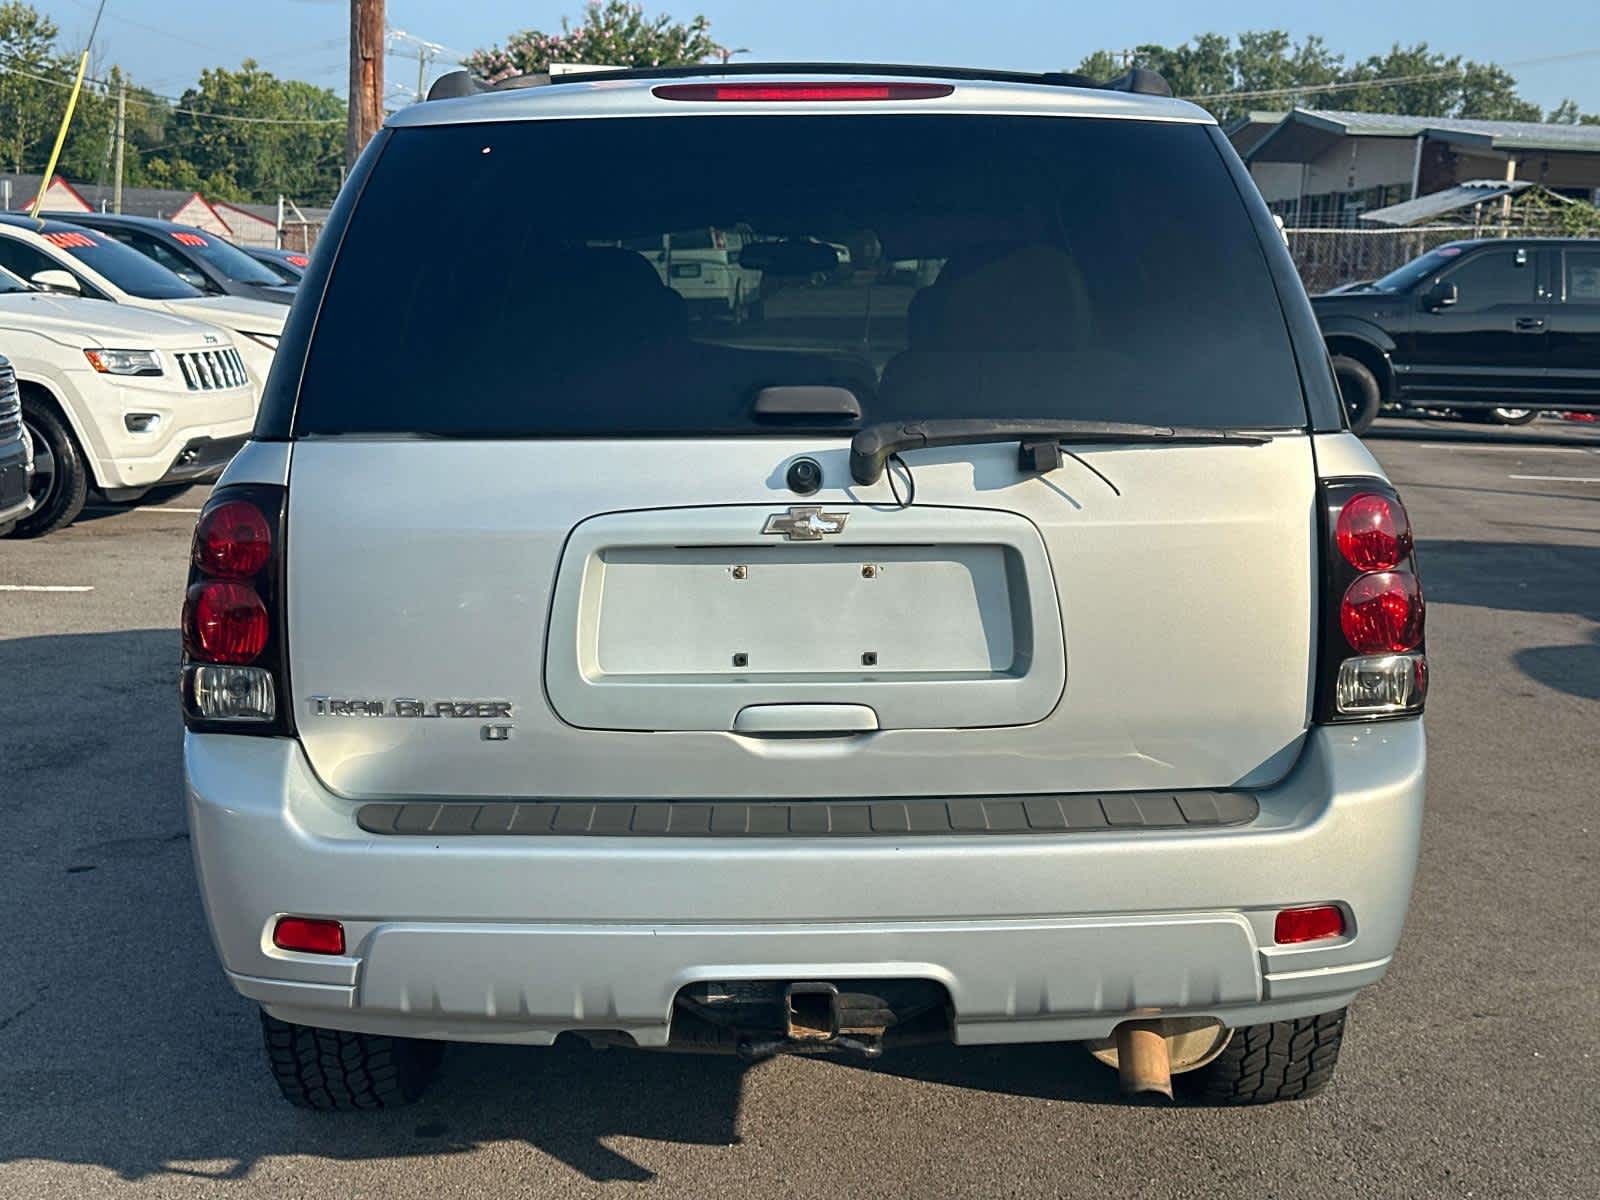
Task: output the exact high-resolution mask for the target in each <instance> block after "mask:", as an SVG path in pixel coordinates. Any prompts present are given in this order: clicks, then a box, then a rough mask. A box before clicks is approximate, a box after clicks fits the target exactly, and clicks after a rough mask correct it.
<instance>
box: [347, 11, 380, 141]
mask: <svg viewBox="0 0 1600 1200" xmlns="http://www.w3.org/2000/svg"><path fill="white" fill-rule="evenodd" d="M382 124H383V0H350V120H349V124H348V125H347V126H346V130H345V138H344V160H345V164H346V166H352V165H354V163H355V161H356V156H357V155H359V154H360V153H361V148H362V147H363V146H365V145H366V144H367V143H368V142H369V141H370V140H371V139H372V135H373V134H375V133H377V132H378V126H380V125H382Z"/></svg>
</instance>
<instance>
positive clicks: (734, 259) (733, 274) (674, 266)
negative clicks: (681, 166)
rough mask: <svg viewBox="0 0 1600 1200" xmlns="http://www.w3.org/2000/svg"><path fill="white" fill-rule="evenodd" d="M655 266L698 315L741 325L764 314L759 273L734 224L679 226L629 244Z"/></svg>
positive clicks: (694, 313) (743, 236)
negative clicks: (747, 260)
mask: <svg viewBox="0 0 1600 1200" xmlns="http://www.w3.org/2000/svg"><path fill="white" fill-rule="evenodd" d="M626 244H627V246H628V248H629V249H630V250H637V251H638V252H639V253H640V254H642V255H643V256H644V257H645V258H646V259H647V260H648V261H649V262H650V264H651V265H652V266H654V267H655V269H656V274H658V275H659V276H661V281H662V282H663V283H665V284H666V285H667V286H668V287H670V288H671V289H672V290H673V291H675V292H677V293H678V295H680V296H682V297H683V298H684V300H685V301H686V302H687V303H688V305H689V311H690V313H691V315H694V316H707V317H715V318H718V319H721V320H725V321H729V322H732V323H733V324H735V325H742V324H744V322H745V321H746V320H747V319H749V318H750V317H760V316H761V314H762V311H763V305H762V298H761V272H760V271H756V270H752V269H751V268H749V267H747V266H744V265H743V264H742V263H741V261H740V258H741V255H742V253H743V250H744V246H745V235H744V234H743V233H741V232H740V231H738V230H734V229H717V228H713V227H710V226H707V227H706V228H703V229H688V230H677V231H674V232H671V233H667V234H656V235H653V236H651V237H647V238H635V239H632V240H631V241H629V242H627V243H626Z"/></svg>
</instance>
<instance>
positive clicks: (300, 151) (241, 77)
mask: <svg viewBox="0 0 1600 1200" xmlns="http://www.w3.org/2000/svg"><path fill="white" fill-rule="evenodd" d="M344 115H345V104H344V101H343V100H341V99H339V97H338V96H336V95H335V94H334V93H333V92H332V91H330V90H329V89H327V88H320V87H316V86H314V85H312V84H309V83H302V82H300V81H298V80H292V79H291V80H286V79H279V78H278V77H277V76H275V75H273V74H272V73H271V72H270V71H265V70H262V69H261V67H260V66H258V65H257V64H256V63H255V61H254V60H252V59H245V61H244V62H243V63H242V64H241V65H240V67H239V69H238V70H237V71H230V70H227V69H225V68H223V67H213V68H211V69H210V70H206V71H202V72H201V73H200V80H199V82H198V83H197V84H196V85H195V86H193V87H191V88H189V89H188V90H186V91H185V92H184V93H183V95H182V97H180V99H179V102H178V104H177V105H176V107H175V108H174V109H173V111H172V116H171V120H170V122H169V124H168V126H167V143H166V145H165V146H164V148H161V149H159V150H157V151H155V152H153V153H151V154H149V155H142V156H141V157H143V159H144V161H143V164H142V167H141V174H142V175H143V176H144V177H146V178H147V179H148V180H149V181H150V182H151V183H154V184H156V185H158V186H163V187H180V188H196V189H198V190H200V191H203V192H205V193H206V194H207V195H209V196H215V197H217V198H219V199H223V200H269V199H271V198H272V197H273V196H275V195H276V194H277V193H279V192H283V193H285V194H287V195H290V196H293V197H295V198H296V199H298V200H300V201H302V202H311V203H320V202H326V201H329V200H331V198H332V197H333V195H334V193H335V192H337V191H338V188H339V164H340V162H341V161H342V160H343V155H344V128H343V125H342V122H343V120H344ZM226 117H236V118H243V119H242V120H227V119H224V118H226Z"/></svg>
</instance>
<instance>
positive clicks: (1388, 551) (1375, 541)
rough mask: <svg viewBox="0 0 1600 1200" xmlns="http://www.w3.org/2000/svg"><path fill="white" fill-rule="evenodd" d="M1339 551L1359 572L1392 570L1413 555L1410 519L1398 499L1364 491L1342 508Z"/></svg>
mask: <svg viewBox="0 0 1600 1200" xmlns="http://www.w3.org/2000/svg"><path fill="white" fill-rule="evenodd" d="M1334 539H1335V540H1336V541H1337V542H1338V543H1339V553H1340V554H1342V555H1344V560H1345V561H1346V562H1347V563H1349V564H1350V565H1351V566H1352V567H1354V568H1355V569H1356V570H1358V571H1391V570H1393V569H1394V568H1395V567H1398V566H1399V565H1400V564H1401V563H1403V562H1405V560H1406V559H1407V558H1409V557H1410V556H1411V520H1410V518H1409V517H1407V516H1406V510H1405V508H1404V507H1403V506H1402V505H1401V504H1400V502H1399V501H1398V500H1391V499H1390V498H1389V497H1388V496H1379V495H1377V494H1375V493H1373V492H1362V493H1361V494H1360V495H1359V496H1352V497H1351V498H1350V499H1349V500H1347V501H1346V502H1345V505H1344V507H1343V508H1341V509H1340V510H1339V521H1338V524H1337V525H1335V526H1334Z"/></svg>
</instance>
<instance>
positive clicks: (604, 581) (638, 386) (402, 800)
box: [182, 66, 1426, 1109]
mask: <svg viewBox="0 0 1600 1200" xmlns="http://www.w3.org/2000/svg"><path fill="white" fill-rule="evenodd" d="M714 70H715V73H714V74H709V75H708V74H707V73H706V72H707V71H708V68H685V69H677V70H674V69H663V70H658V71H654V72H651V71H641V72H618V73H610V72H607V73H601V74H593V75H585V76H583V77H581V78H580V79H577V80H574V81H571V82H556V83H553V84H546V85H543V86H538V85H535V86H529V85H530V83H531V82H532V81H530V80H519V81H515V83H512V84H506V85H500V86H496V87H493V88H484V87H479V86H476V85H473V84H471V83H469V82H467V81H466V80H464V79H463V77H461V76H455V77H454V83H453V84H452V85H451V86H449V87H446V88H442V89H441V88H439V87H437V86H436V88H435V94H436V95H438V94H449V93H450V92H452V91H453V92H455V94H456V95H458V96H459V97H460V98H458V99H455V100H453V101H452V102H451V103H449V104H439V103H422V104H415V105H412V106H410V107H407V108H404V109H401V110H400V111H398V112H396V113H393V114H391V115H390V117H389V118H388V122H387V126H386V128H385V129H384V130H383V131H381V132H380V133H379V134H378V135H377V137H376V138H374V140H373V142H372V143H371V145H370V146H369V147H368V148H367V150H366V151H365V153H364V154H363V155H362V157H361V159H360V161H359V163H358V164H357V165H356V166H355V168H354V170H353V173H352V176H351V178H350V181H349V183H348V185H347V186H346V187H345V188H344V190H343V191H342V192H341V193H340V196H339V199H338V201H337V203H336V204H335V206H334V209H333V212H332V214H331V216H330V218H329V223H328V226H327V236H328V238H329V239H330V241H329V249H330V250H331V251H334V252H332V253H327V254H325V255H319V256H318V259H317V262H316V264H315V265H314V266H313V268H312V275H311V278H310V279H309V280H308V284H307V287H306V289H305V291H304V292H302V295H301V298H300V300H299V302H298V303H297V304H296V306H295V310H294V319H293V320H292V321H291V322H290V326H289V331H288V333H287V334H286V337H285V340H284V343H283V346H282V349H281V353H282V354H284V355H285V356H287V357H286V361H285V364H284V365H285V366H286V367H291V368H292V369H284V370H280V371H275V372H274V373H273V375H272V379H271V381H270V383H269V386H268V389H267V393H266V395H265V397H264V399H263V405H262V410H261V416H260V419H259V422H258V424H257V427H256V436H255V439H254V440H252V441H251V443H250V444H249V445H247V446H246V448H245V449H244V451H243V452H242V453H241V454H240V455H239V457H238V458H236V459H235V460H234V462H233V464H232V465H231V466H230V467H229V468H228V470H227V472H226V473H225V475H224V477H223V479H222V480H221V481H220V483H219V485H218V487H217V488H216V490H215V491H214V493H213V494H212V496H211V498H210V499H209V501H208V502H207V504H206V506H205V508H204V510H203V512H202V513H201V515H200V519H199V523H198V526H197V529H196V531H195V535H194V550H193V557H192V560H191V561H192V564H193V565H192V569H191V573H190V578H189V583H188V590H187V593H186V599H185V615H184V618H183V626H184V646H185V651H184V661H183V668H182V678H183V708H184V714H185V721H186V724H187V728H188V734H187V737H186V738H185V743H184V757H185V769H186V772H187V791H186V795H187V806H188V818H189V827H190V830H191V833H192V840H193V848H194V856H195V861H196V866H197V874H198V877H199V881H200V890H201V894H202V896H203V899H204V904H205V909H206V913H207V917H208V926H209V929H210V931H211V934H212V936H213V938H214V941H215V945H216V948H217V951H218V953H219V954H220V957H221V960H222V963H223V965H224V967H225V968H226V970H227V973H228V978H229V979H230V980H231V981H232V984H233V986H234V987H235V988H236V989H237V990H238V991H239V992H240V993H242V994H243V995H244V996H246V997H249V998H250V999H252V1000H254V1001H256V1002H257V1003H258V1004H259V1005H260V1006H261V1009H262V1014H263V1015H262V1028H263V1034H264V1041H265V1046H266V1051H267V1058H268V1062H269V1064H270V1068H271V1072H272V1074H273V1077H274V1078H275V1079H276V1081H277V1084H278V1086H279V1087H280V1088H281V1089H282V1092H283V1094H284V1095H285V1096H286V1097H287V1098H288V1099H289V1100H291V1101H292V1102H294V1103H296V1104H300V1105H304V1106H306V1107H310V1108H323V1109H328V1108H370V1107H384V1106H387V1105H392V1104H399V1103H403V1102H405V1101H407V1100H409V1099H411V1098H412V1097H414V1096H416V1095H417V1094H418V1092H419V1091H420V1090H421V1089H422V1088H423V1086H424V1085H425V1084H426V1082H427V1079H428V1076H429V1075H430V1073H431V1072H432V1071H433V1069H434V1067H435V1064H436V1063H437V1062H438V1058H439V1045H440V1042H441V1041H443V1040H451V1039H458V1040H465V1041H485V1042H514V1043H524V1044H532V1045H548V1044H549V1043H551V1042H552V1041H553V1040H554V1039H556V1038H557V1037H558V1036H560V1035H562V1034H573V1035H577V1036H578V1037H581V1038H586V1039H588V1040H590V1041H591V1042H593V1043H596V1044H599V1045H627V1046H639V1047H658V1048H660V1047H679V1048H695V1049H722V1050H729V1051H737V1052H738V1053H740V1054H743V1055H744V1056H746V1057H747V1058H751V1059H759V1058H762V1057H765V1056H768V1055H771V1054H777V1053H786V1052H795V1053H811V1052H838V1053H852V1054H860V1055H867V1056H871V1055H875V1054H877V1053H879V1052H882V1051H887V1050H892V1049H894V1048H895V1047H897V1046H901V1045H905V1044H909V1043H914V1042H917V1041H922V1040H928V1039H941V1038H942V1039H951V1040H954V1041H956V1042H958V1043H961V1044H964V1045H973V1044H985V1043H998V1042H1056V1041H1086V1042H1089V1043H1091V1044H1092V1045H1093V1046H1094V1048H1095V1049H1096V1051H1097V1052H1098V1053H1099V1054H1100V1055H1101V1056H1103V1057H1104V1058H1105V1059H1106V1060H1107V1061H1109V1062H1111V1063H1114V1064H1115V1065H1116V1066H1117V1069H1118V1070H1119V1071H1121V1072H1122V1076H1123V1080H1124V1086H1125V1087H1127V1088H1128V1089H1130V1090H1134V1091H1145V1090H1153V1091H1167V1092H1169V1093H1170V1090H1171V1088H1172V1086H1173V1083H1174V1080H1173V1075H1174V1074H1176V1083H1177V1086H1178V1087H1180V1088H1183V1089H1184V1090H1186V1092H1187V1093H1188V1094H1191V1095H1193V1096H1195V1097H1197V1098H1198V1099H1200V1100H1203V1101H1211V1102H1225V1103H1254V1102H1263V1101H1269V1100H1278V1099H1288V1098H1297V1097H1301V1096H1306V1095H1310V1094H1313V1093H1315V1092H1316V1091H1318V1090H1319V1089H1321V1088H1322V1087H1323V1086H1324V1085H1325V1084H1326V1083H1327V1082H1328V1081H1329V1079H1330V1078H1331V1076H1332V1074H1333V1071H1334V1064H1335V1061H1336V1059H1337V1057H1338V1054H1339V1046H1340V1039H1341V1036H1342V1032H1343V1030H1344V1027H1345V1019H1346V1017H1345V1013H1346V1009H1347V1007H1348V1006H1349V1004H1350V1003H1351V1001H1352V999H1353V998H1354V996H1355V995H1356V993H1357V992H1358V991H1359V990H1360V989H1361V988H1363V987H1364V986H1366V985H1367V984H1369V983H1372V982H1374V981H1376V980H1378V979H1379V978H1380V977H1382V976H1383V974H1384V973H1385V971H1386V970H1387V969H1388V966H1389V963H1390V961H1391V958H1392V956H1393V955H1394V953H1395V949H1396V946H1397V944H1398V941H1399V936H1400V929H1401V924H1402V921H1403V918H1404V915H1405V911H1406V906H1407V901H1408V896H1409V892H1410V887H1411V881H1412V875H1413V872H1414V868H1415V864H1416V857H1417V846H1418V838H1419V834H1420V828H1421V819H1422V800H1423V779H1424V746H1423V728H1422V721H1421V713H1422V707H1423V696H1424V691H1425V682H1426V673H1425V659H1424V644H1423V607H1422V596H1421V592H1420V589H1419V585H1418V582H1417V576H1416V566H1415V562H1414V561H1413V556H1412V534H1411V529H1410V525H1409V523H1408V521H1407V518H1406V515H1405V510H1404V508H1403V507H1402V505H1401V502H1400V499H1399V497H1398V496H1397V494H1396V492H1395V490H1394V488H1393V487H1392V485H1391V484H1390V483H1389V482H1388V481H1387V480H1386V479H1385V477H1384V473H1383V469H1382V467H1381V466H1380V465H1379V464H1378V462H1377V461H1376V460H1375V459H1374V458H1373V457H1372V455H1371V454H1369V453H1368V452H1367V451H1366V449H1365V448H1364V447H1363V446H1362V445H1361V443H1360V441H1359V440H1358V439H1356V438H1355V437H1353V436H1352V435H1351V434H1350V433H1349V431H1348V429H1347V427H1346V422H1345V419H1344V413H1343V409H1342V407H1341V404H1340V397H1339V392H1338V387H1337V384H1336V382H1335V380H1334V376H1333V373H1332V371H1331V370H1330V369H1329V365H1328V357H1327V355H1326V353H1325V352H1324V350H1323V347H1322V341H1321V337H1320V334H1319V332H1318V329H1317V325H1316V321H1315V319H1314V317H1313V315H1312V311H1311V306H1310V304H1309V302H1308V301H1307V299H1306V296H1305V292H1304V289H1303V288H1302V287H1301V286H1300V284H1299V282H1298V280H1297V277H1296V275H1295V271H1294V266H1293V263H1292V261H1291V259H1290V256H1289V252H1288V248H1287V247H1286V246H1285V244H1284V242H1283V240H1282V238H1280V237H1279V235H1278V232H1277V229H1276V227H1275V226H1274V224H1273V222H1272V218H1271V215H1270V214H1269V213H1268V211H1267V209H1266V206H1265V205H1264V204H1263V203H1262V201H1261V198H1260V196H1259V194H1258V193H1257V192H1256V190H1255V189H1254V188H1253V187H1252V186H1251V185H1250V180H1249V176H1248V174H1247V173H1246V172H1245V169H1244V167H1243V164H1242V163H1241V162H1240V160H1239V158H1238V156H1237V155H1236V154H1235V153H1234V151H1233V149H1232V147H1231V146H1230V145H1229V143H1228V141H1227V139H1226V138H1225V137H1224V136H1223V135H1222V133H1221V131H1220V130H1219V129H1218V127H1217V125H1216V123H1215V120H1214V119H1213V118H1212V117H1211V116H1210V115H1209V114H1208V113H1206V112H1205V111H1204V110H1202V109H1200V108H1198V107H1195V106H1193V105H1190V104H1187V103H1183V102H1180V101H1176V100H1173V99H1170V98H1169V97H1168V96H1167V95H1164V94H1157V93H1165V92H1166V87H1165V84H1164V83H1162V82H1161V81H1160V79H1159V77H1153V76H1151V75H1150V74H1149V73H1148V72H1134V73H1131V74H1130V75H1129V76H1127V77H1125V79H1124V80H1123V81H1121V82H1120V85H1118V86H1115V87H1110V88H1098V89H1093V90H1091V88H1090V86H1089V85H1088V84H1087V81H1083V80H1079V81H1077V82H1076V83H1075V84H1074V83H1072V82H1071V81H1070V80H1069V81H1068V82H1065V83H1063V82H1061V79H1060V77H1052V76H1022V75H1014V74H1006V75H989V74H984V73H980V72H963V71H948V70H936V69H925V68H882V69H877V70H873V69H862V68H858V67H857V68H841V69H840V72H839V73H837V74H835V73H832V72H830V71H829V70H828V69H827V68H796V67H787V68H781V67H757V68H753V69H744V68H741V67H738V66H734V67H719V68H715V69H714ZM840 89H842V90H840ZM830 93H832V94H833V98H831V99H828V96H829V94H830ZM819 96H820V97H823V98H824V99H827V102H826V103H818V102H817V101H818V98H819ZM665 117H670V118H671V119H660V118H665ZM579 118H581V119H579ZM1104 162H1114V163H1116V164H1117V169H1116V171H1114V172H1111V173H1109V174H1106V175H1104V176H1103V177H1100V178H1099V179H1098V180H1097V185H1096V186H1095V187H1093V188H1085V187H1084V186H1083V173H1082V164H1084V163H1104ZM685 164H693V169H692V170H688V169H685ZM440 179H449V180H451V181H452V188H453V192H452V195H453V202H452V203H451V204H450V205H448V206H442V205H436V204H418V203H417V197H418V196H427V195H433V194H434V193H435V192H436V191H437V181H438V180H440ZM552 179H556V180H560V181H561V183H560V186H551V184H550V181H551V180H552ZM1174 179H1182V180H1183V181H1184V182H1183V187H1182V188H1176V189H1175V188H1173V187H1172V186H1171V181H1172V180H1174ZM641 180H648V181H652V186H649V187H643V186H640V181H641ZM506 196H515V197H516V198H517V200H516V203H514V204H507V203H504V197H506ZM464 212H465V213H471V214H472V217H471V220H470V222H469V223H468V225H467V226H463V224H462V217H461V214H462V213H464ZM736 224H738V225H747V226H748V227H749V228H752V229H759V230H763V231H769V235H770V237H771V238H772V240H771V241H770V242H763V243H761V245H760V256H759V261H760V262H761V263H762V269H763V271H764V272H768V273H771V274H773V275H781V276H783V277H785V278H792V279H796V280H799V281H801V282H803V281H804V279H805V278H807V277H808V276H809V274H810V273H812V272H814V271H815V270H816V269H817V263H818V259H819V254H820V256H821V261H822V264H823V266H824V267H826V265H827V264H828V262H829V261H830V260H832V261H834V262H836V261H837V260H836V259H833V256H832V252H831V251H830V250H828V249H827V248H826V247H819V246H818V245H817V244H815V242H814V241H810V240H808V239H816V238H822V237H824V236H825V235H826V236H831V237H834V238H838V239H841V240H847V241H848V243H849V244H851V245H873V246H878V247H881V248H882V252H881V255H880V256H879V257H880V258H881V259H882V260H885V261H889V262H896V261H910V260H914V259H915V260H931V259H941V260H944V266H943V268H942V269H941V270H940V271H939V273H938V277H937V279H936V280H935V281H934V282H933V283H932V284H931V285H930V286H927V287H924V288H922V289H921V290H920V291H919V292H918V293H917V294H916V295H915V296H914V297H904V298H901V297H897V298H896V305H895V307H894V308H893V309H885V307H884V305H883V298H882V296H881V290H882V289H881V288H880V289H878V292H879V293H880V294H878V295H877V296H875V295H874V283H875V279H874V274H875V273H873V272H870V271H862V272H857V273H854V274H853V275H852V277H851V278H849V279H846V280H843V281H841V282H840V283H839V284H838V285H837V286H833V287H828V288H808V287H804V286H796V287H793V288H786V289H784V291H783V293H782V295H783V297H784V303H783V305H782V307H781V311H776V310H777V309H778V308H779V306H777V305H774V306H772V308H773V309H774V310H775V311H770V312H769V314H768V317H767V321H766V323H765V325H764V326H763V329H762V332H761V336H760V338H759V339H749V340H741V341H740V342H729V341H728V340H727V339H725V338H724V337H723V336H722V331H721V330H719V329H716V328H712V327H708V326H705V325H692V324H691V323H690V322H689V321H688V320H687V318H686V314H685V312H684V305H683V303H682V300H681V297H679V296H678V295H676V294H675V291H674V289H673V288H672V287H670V286H669V285H668V283H665V282H663V280H662V278H661V277H660V275H659V274H658V273H657V272H656V271H655V270H653V269H652V267H651V264H650V263H648V262H646V261H645V260H644V259H643V258H642V257H641V255H640V254H639V253H638V252H636V251H632V250H629V249H628V248H627V246H629V245H633V244H634V243H635V240H636V239H640V238H644V239H646V244H647V245H648V240H649V239H653V238H657V237H659V236H661V235H662V234H665V233H667V232H669V231H674V230H683V229H685V228H702V227H704V228H729V227H731V226H734V225H736ZM464 229H467V230H468V232H466V233H464V232H463V230H464ZM409 245H426V246H429V247H431V248H432V250H431V252H430V253H428V254H425V255H415V254H402V253H397V252H396V247H397V246H409ZM753 250H754V248H752V252H753ZM668 279H669V280H670V279H671V276H670V274H669V276H668ZM875 299H876V301H877V303H876V304H875V303H874V301H875ZM907 302H908V303H909V308H907V307H906V306H905V304H906V303H907ZM385 347H388V348H391V349H392V350H393V351H394V352H392V353H385V352H383V348H385ZM419 347H426V349H427V355H426V361H425V362H423V363H422V364H420V365H419V360H418V358H417V355H416V354H415V353H413V352H412V351H413V350H415V349H416V348H419ZM428 364H439V365H438V367H437V369H431V368H430V367H429V365H428ZM446 364H470V371H469V375H468V376H465V377H464V378H469V379H470V386H460V387H456V386H453V385H452V384H451V379H452V378H453V376H452V375H451V372H453V371H455V369H456V368H455V367H454V366H447V365H446ZM441 480H447V481H449V484H448V486H447V487H443V488H441V487H438V486H435V483H436V482H437V481H441Z"/></svg>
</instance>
